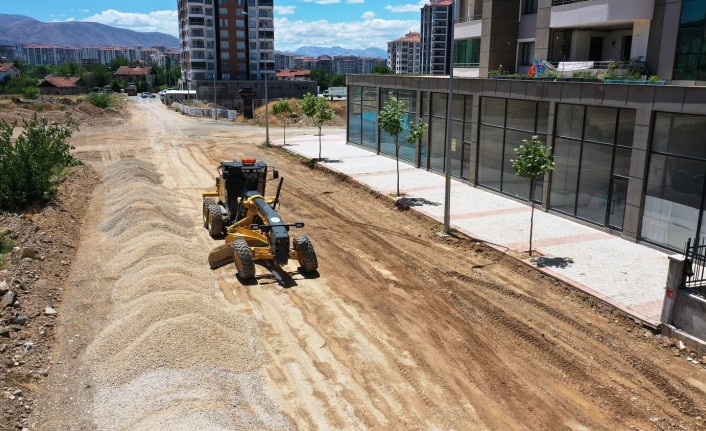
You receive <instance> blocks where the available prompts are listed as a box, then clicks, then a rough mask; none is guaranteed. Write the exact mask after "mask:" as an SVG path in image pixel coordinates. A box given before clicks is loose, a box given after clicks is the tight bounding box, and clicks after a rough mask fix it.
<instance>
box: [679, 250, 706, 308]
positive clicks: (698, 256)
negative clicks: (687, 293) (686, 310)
mask: <svg viewBox="0 0 706 431" xmlns="http://www.w3.org/2000/svg"><path fill="white" fill-rule="evenodd" d="M684 256H685V262H686V266H685V267H684V287H687V288H689V289H692V290H695V291H697V292H700V293H702V294H706V244H699V240H698V238H697V239H696V240H694V244H691V238H689V240H688V241H687V242H686V247H685V249H684Z"/></svg>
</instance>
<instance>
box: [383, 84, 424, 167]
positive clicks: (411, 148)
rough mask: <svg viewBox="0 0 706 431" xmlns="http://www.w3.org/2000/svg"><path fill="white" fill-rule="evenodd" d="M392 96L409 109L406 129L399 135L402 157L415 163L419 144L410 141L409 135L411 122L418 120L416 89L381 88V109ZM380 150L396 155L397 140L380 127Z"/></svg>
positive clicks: (405, 117) (405, 121)
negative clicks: (408, 140) (408, 139)
mask: <svg viewBox="0 0 706 431" xmlns="http://www.w3.org/2000/svg"><path fill="white" fill-rule="evenodd" d="M391 96H394V97H396V98H397V100H399V101H400V102H402V103H404V105H405V107H406V110H407V112H406V113H405V114H404V119H403V127H404V130H403V131H402V133H400V135H399V137H398V145H399V156H400V159H401V160H407V161H409V162H412V163H414V162H415V153H416V150H417V148H416V147H417V146H416V144H410V143H408V142H407V136H409V126H410V124H411V123H414V122H416V121H417V114H416V112H417V93H416V91H412V90H395V89H391V88H381V89H380V99H381V102H380V106H381V109H382V107H383V106H385V103H386V102H387V101H388V100H390V97H391ZM380 152H381V153H385V154H389V155H391V156H394V155H395V141H394V139H393V138H392V136H390V135H389V134H388V133H387V132H385V131H384V130H382V129H380Z"/></svg>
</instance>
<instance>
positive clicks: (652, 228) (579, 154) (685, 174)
mask: <svg viewBox="0 0 706 431" xmlns="http://www.w3.org/2000/svg"><path fill="white" fill-rule="evenodd" d="M455 6H456V11H454V15H455V17H456V20H455V28H454V40H455V47H454V58H455V59H458V57H457V56H456V53H458V52H463V53H464V55H475V56H477V57H476V58H477V60H476V61H477V63H476V64H475V65H473V66H472V67H471V66H470V65H469V64H468V63H474V62H473V61H468V62H465V64H459V63H458V62H455V63H454V82H453V88H452V94H453V96H452V97H453V99H452V102H453V103H452V112H451V113H449V112H447V109H448V97H449V82H448V77H444V76H431V74H430V75H427V76H379V75H350V76H348V78H347V85H348V109H347V115H348V127H347V133H348V136H347V139H348V142H349V143H351V144H353V145H357V146H360V147H361V148H365V149H368V150H370V151H372V152H375V153H379V154H386V155H389V156H391V157H394V156H395V154H396V148H395V143H394V141H393V139H392V138H391V137H390V136H388V135H386V134H385V133H384V132H383V131H381V130H380V129H379V128H378V125H377V116H378V114H379V112H380V110H381V109H382V106H384V103H385V101H386V100H387V99H388V98H389V97H390V95H391V94H392V95H395V96H396V97H397V98H398V99H400V100H404V101H406V102H407V107H408V112H407V119H408V121H410V122H413V121H416V120H417V119H418V118H421V119H423V121H424V122H425V123H427V124H428V125H429V128H428V130H427V132H426V134H425V135H424V136H423V137H422V139H421V140H420V141H419V142H418V143H416V144H408V143H406V142H405V140H404V139H403V138H404V137H402V138H401V139H400V141H401V142H404V144H403V145H402V147H401V148H400V149H399V156H400V159H401V160H405V161H407V162H408V163H410V164H412V165H414V166H417V167H420V168H424V169H428V170H430V171H434V172H438V173H440V174H443V173H445V172H447V171H448V172H449V173H450V174H451V176H452V177H454V178H456V179H458V180H459V181H464V182H467V183H469V184H471V185H473V186H476V187H480V188H484V189H487V190H489V191H492V192H494V193H497V194H499V195H502V196H506V197H508V198H510V199H517V200H521V201H526V202H528V200H529V196H530V190H529V182H528V181H526V180H523V179H521V178H519V177H517V176H516V175H514V172H513V170H512V168H511V163H510V160H511V159H512V157H513V154H514V152H513V149H514V148H516V147H517V146H519V144H520V143H521V142H522V140H523V139H527V138H529V137H531V136H533V135H538V136H540V138H541V139H542V140H544V141H545V142H546V144H547V145H548V146H549V147H550V148H552V151H553V154H554V156H555V162H556V168H555V170H554V171H553V172H552V173H550V174H547V175H545V176H544V178H542V181H539V182H538V183H537V184H536V187H537V188H536V189H535V192H534V196H535V200H536V202H537V203H538V204H540V205H541V207H542V208H543V209H544V210H545V211H548V212H552V213H556V214H559V215H562V216H565V217H567V218H571V219H572V220H575V221H577V222H579V223H583V224H586V225H590V226H594V227H596V228H597V229H599V230H602V231H606V232H611V233H614V234H615V235H619V236H621V237H622V238H624V239H626V240H630V241H639V242H643V243H648V244H651V245H654V246H656V247H660V248H664V249H667V250H673V251H682V250H683V249H684V246H685V244H686V242H687V240H688V239H690V238H691V239H697V240H698V241H699V242H700V243H704V242H705V241H706V139H705V138H703V137H704V136H706V85H704V84H705V83H706V73H704V72H703V71H705V70H706V67H705V66H706V64H705V63H706V55H703V54H702V52H706V51H703V49H702V47H703V46H706V43H705V42H706V41H705V40H704V39H706V32H705V31H704V30H706V1H705V0H484V1H481V0H461V1H457V2H455ZM423 13H424V11H423ZM423 35H424V33H423V34H422V36H423ZM422 39H424V37H422ZM459 46H465V47H466V50H465V51H464V50H459V49H458V47H459ZM423 49H424V48H423ZM635 57H642V58H643V59H644V60H646V62H647V67H648V69H649V73H656V74H658V75H659V76H660V77H661V78H663V79H665V80H667V84H666V85H662V86H652V85H635V84H629V83H623V84H609V83H603V82H599V83H589V82H586V83H581V82H578V83H577V82H561V81H547V80H539V79H534V80H520V79H516V80H515V79H490V78H489V77H488V71H489V70H492V69H497V68H498V67H499V66H500V65H501V64H502V65H503V67H504V68H505V69H506V70H508V71H510V72H514V71H525V70H527V69H529V63H530V59H532V60H533V59H535V58H538V59H546V60H548V61H550V62H551V63H552V64H555V65H557V66H558V65H559V64H562V63H563V64H564V65H569V66H570V65H572V64H575V63H581V64H583V65H584V66H592V67H599V68H600V67H601V66H602V65H603V64H605V63H606V62H608V61H610V60H617V61H619V60H627V59H631V58H635ZM468 59H469V60H475V58H472V57H469V58H468ZM461 66H464V67H461ZM466 66H467V67H466ZM469 69H475V73H476V76H479V78H476V79H469V78H466V77H465V76H472V75H470V74H462V73H460V72H463V71H466V72H467V71H468V70H469ZM449 115H451V117H452V118H451V120H452V121H451V123H452V128H451V130H447V117H448V116H449ZM447 132H448V133H450V134H451V136H450V139H449V137H448V136H447ZM449 142H450V144H449ZM447 151H448V152H449V153H447ZM447 155H448V156H449V159H450V164H449V165H448V166H447V163H446V160H447ZM458 198H459V199H462V197H458ZM452 206H453V202H452Z"/></svg>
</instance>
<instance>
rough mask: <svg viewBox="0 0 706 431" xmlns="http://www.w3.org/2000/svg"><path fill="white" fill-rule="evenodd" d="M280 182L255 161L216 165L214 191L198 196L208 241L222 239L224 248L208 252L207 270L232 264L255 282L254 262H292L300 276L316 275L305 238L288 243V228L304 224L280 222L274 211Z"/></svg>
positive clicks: (315, 264) (311, 249)
mask: <svg viewBox="0 0 706 431" xmlns="http://www.w3.org/2000/svg"><path fill="white" fill-rule="evenodd" d="M268 177H269V178H268ZM277 179H279V183H278V185H277V193H276V194H275V195H274V196H271V197H267V198H266V197H265V186H266V184H267V182H269V181H273V180H277ZM283 181H284V178H280V176H279V173H278V171H277V170H275V169H274V168H269V167H268V166H267V164H266V163H265V162H263V161H257V160H256V159H254V158H244V159H241V160H233V161H230V162H221V164H220V166H219V167H218V176H217V177H216V187H215V190H211V191H208V192H205V193H203V226H204V227H205V228H206V229H208V233H209V235H211V237H213V238H220V237H223V236H225V244H222V245H220V246H219V247H216V248H215V249H213V250H212V251H211V253H209V256H208V262H209V265H210V266H211V268H212V269H213V268H218V267H220V266H223V265H225V264H227V263H230V262H235V268H236V270H237V273H238V276H239V277H240V278H241V279H243V280H247V279H251V278H254V277H255V261H256V260H271V261H274V262H275V263H277V264H280V265H284V264H286V263H287V262H288V261H289V259H296V260H297V261H298V262H299V265H300V270H301V272H302V273H311V272H314V271H316V269H317V267H318V260H317V258H316V252H315V251H314V246H313V245H312V244H311V240H310V239H309V237H307V236H306V235H297V236H295V237H294V239H293V241H292V243H291V244H290V241H289V229H290V228H292V227H295V228H302V227H304V223H302V222H296V223H289V224H287V223H284V221H283V220H282V217H280V215H279V214H278V213H277V211H276V210H275V209H276V207H277V205H278V204H279V196H280V192H281V190H282V182H283Z"/></svg>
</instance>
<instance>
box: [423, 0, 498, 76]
mask: <svg viewBox="0 0 706 431" xmlns="http://www.w3.org/2000/svg"><path fill="white" fill-rule="evenodd" d="M478 1H480V0H478ZM496 1H497V0H496ZM452 5H453V0H431V2H430V3H428V4H426V5H424V6H423V7H422V9H421V11H422V14H421V27H422V28H421V30H422V31H421V50H422V52H421V72H422V73H423V74H425V75H448V74H449V71H450V69H449V63H450V62H449V61H448V59H449V58H450V57H451V43H450V41H451V33H452V23H453V16H454V15H453V8H452Z"/></svg>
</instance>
